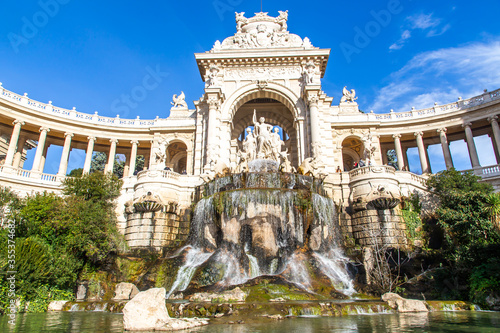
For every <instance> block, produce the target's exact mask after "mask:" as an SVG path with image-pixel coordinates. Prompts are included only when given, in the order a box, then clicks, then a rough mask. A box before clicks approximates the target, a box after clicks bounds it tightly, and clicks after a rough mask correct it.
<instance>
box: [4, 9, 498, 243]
mask: <svg viewBox="0 0 500 333" xmlns="http://www.w3.org/2000/svg"><path fill="white" fill-rule="evenodd" d="M287 16H288V13H287V12H280V14H279V16H278V17H271V16H268V15H267V13H257V14H256V15H255V16H254V17H251V18H246V17H245V16H244V15H243V13H242V14H237V15H236V33H235V34H234V36H230V37H228V38H226V39H225V40H223V41H216V42H215V44H214V46H213V48H212V49H211V50H210V51H208V52H205V53H197V54H195V58H196V63H197V65H198V68H199V71H200V74H201V77H202V78H203V81H204V85H205V90H204V94H203V96H201V97H200V99H199V100H197V101H195V103H194V105H195V109H189V108H188V106H187V103H186V102H185V96H184V94H183V93H181V94H180V95H179V96H177V95H174V98H173V102H172V104H173V107H172V108H171V110H170V115H169V116H168V118H156V119H150V120H147V119H140V118H139V117H137V119H122V118H119V117H118V116H117V117H116V118H110V117H103V116H99V115H98V114H97V113H96V114H86V113H81V112H79V111H77V110H75V109H73V110H67V109H62V108H59V107H57V106H54V105H52V104H51V103H50V102H49V103H48V104H46V103H41V102H38V101H35V100H32V99H30V98H28V96H27V95H26V94H25V95H24V96H22V95H18V94H16V93H14V92H11V91H8V90H6V89H5V88H3V87H2V86H1V84H0V109H1V112H0V135H1V139H0V141H1V142H0V153H1V154H2V156H1V158H2V165H1V166H0V184H1V185H3V186H8V187H11V188H12V190H14V191H15V192H17V193H19V194H21V195H26V194H30V193H33V192H39V191H51V192H59V191H60V190H61V182H62V180H63V179H64V178H65V177H66V175H67V171H68V170H67V167H68V159H69V156H70V151H71V150H72V149H83V150H85V151H86V158H85V161H84V166H83V171H84V173H88V172H89V171H90V166H91V159H92V154H93V152H103V153H105V154H106V156H107V160H108V163H107V165H106V169H105V172H112V170H113V163H114V161H115V156H116V155H117V154H123V155H124V156H125V157H126V166H125V170H124V175H123V181H124V186H123V190H122V195H121V197H120V199H119V202H118V206H117V215H118V220H119V228H120V230H121V231H122V232H123V234H125V237H126V239H127V241H128V243H129V245H130V246H131V247H132V248H141V247H154V248H161V247H164V246H171V245H173V244H175V242H176V241H179V240H184V239H186V237H187V234H188V232H189V222H190V215H191V205H192V203H193V202H194V201H195V200H197V198H198V197H199V195H200V194H199V193H198V191H197V188H198V187H199V186H200V185H202V184H203V183H204V182H206V181H208V180H211V179H213V178H215V177H219V176H221V175H222V174H224V173H227V170H230V171H231V172H245V171H247V170H245V168H246V165H245V163H247V162H248V161H246V159H247V155H245V154H246V153H248V152H247V151H246V150H245V149H246V148H245V142H246V140H247V136H248V135H249V133H252V129H254V131H255V125H256V124H257V123H256V119H258V118H261V117H263V118H264V121H263V123H264V124H268V125H270V126H271V127H272V128H273V129H274V128H277V130H276V133H278V134H279V137H280V140H281V141H280V142H279V147H278V148H276V149H278V150H277V151H275V154H274V159H275V160H276V162H277V163H278V164H280V163H281V164H282V165H288V169H289V170H288V169H287V170H286V171H291V168H295V169H299V167H301V166H302V168H301V169H302V170H306V172H307V173H309V174H311V175H314V176H315V177H319V178H323V179H324V185H325V188H326V190H327V192H328V195H329V196H330V197H331V198H332V199H333V200H334V202H335V203H336V205H337V207H338V208H339V211H340V214H341V226H342V228H343V230H344V231H345V232H348V233H349V234H350V235H352V237H354V238H355V239H356V240H357V241H358V242H360V243H361V244H368V243H369V239H368V238H369V237H368V236H367V234H366V233H364V232H363V230H364V229H363V227H362V225H363V224H366V223H369V219H370V217H371V216H374V214H375V215H376V214H377V213H376V209H375V208H373V207H371V206H370V205H367V203H368V202H370V198H372V197H374V196H378V197H386V198H400V197H401V196H409V195H410V194H412V193H415V192H418V193H420V194H421V195H422V196H424V197H425V196H426V195H427V191H426V185H425V182H426V179H427V175H428V174H430V173H432V170H431V168H430V162H429V158H428V154H427V147H428V146H429V145H434V144H440V145H441V147H442V151H443V157H444V161H445V164H446V167H447V168H453V167H454V165H453V159H452V155H451V153H450V148H449V144H450V142H452V141H457V140H465V142H466V143H467V148H468V154H469V157H470V161H471V165H472V171H473V172H474V173H475V174H476V175H478V176H481V177H482V179H483V181H485V182H489V183H491V184H492V185H493V186H494V187H495V188H496V189H498V188H500V168H499V165H494V166H486V167H483V166H481V165H480V163H479V158H478V154H477V151H476V147H475V143H474V136H480V135H485V134H487V135H489V137H490V138H491V144H492V146H493V150H494V152H495V155H496V159H497V161H499V162H500V129H499V125H498V114H500V90H496V91H493V92H486V91H485V92H484V93H483V94H482V95H479V96H475V97H472V98H469V99H459V100H458V101H455V102H450V103H449V104H446V105H433V106H431V107H429V108H426V109H420V110H415V109H412V110H409V111H406V112H390V113H385V114H376V113H373V112H372V113H363V112H361V111H360V110H359V109H358V104H357V103H356V99H357V98H356V96H355V91H354V90H353V89H350V88H351V87H346V88H344V91H343V97H342V99H341V100H340V101H338V102H334V101H333V98H332V97H329V96H327V95H326V94H325V92H323V90H322V78H323V76H324V74H325V70H326V66H327V63H328V58H329V54H330V50H329V49H322V48H318V47H315V46H314V45H313V41H310V40H309V39H308V38H307V37H306V38H302V37H300V36H298V35H295V34H292V33H290V32H289V31H288V27H287ZM200 84H203V83H200ZM180 90H181V87H179V91H180ZM247 129H250V130H248V131H247ZM51 145H57V146H62V147H63V149H62V154H61V158H60V162H59V170H58V172H57V174H46V173H44V165H45V163H46V156H47V149H48V147H49V146H51ZM414 147H416V148H418V154H419V158H420V165H421V169H422V172H423V174H422V175H417V174H414V173H412V172H410V171H408V158H407V154H406V152H407V150H408V149H409V148H414ZM27 149H36V153H35V157H34V162H33V166H32V168H31V170H25V169H23V168H22V161H23V159H24V156H25V155H26V150H27ZM393 150H394V151H395V155H396V157H397V168H394V167H392V166H389V165H388V162H389V161H388V157H387V156H388V155H387V153H388V151H393ZM139 155H142V156H144V159H145V167H144V170H142V171H139V172H138V173H136V174H135V173H134V170H136V165H135V163H136V157H137V156H139ZM260 157H262V158H263V159H266V158H268V156H267V155H266V156H264V155H262V156H260ZM254 158H255V156H254ZM355 165H356V166H358V165H359V166H361V167H357V168H354V166H355ZM363 165H364V166H363ZM339 171H340V172H339ZM384 209H396V210H397V208H394V207H385V208H384ZM367 221H368V222H367ZM399 222H400V220H399V217H398V216H397V214H395V219H394V220H393V221H392V222H391V223H393V227H392V228H393V229H394V230H393V231H394V232H393V235H392V236H394V243H395V244H402V242H403V241H402V240H400V239H398V233H399V231H400V229H401V227H400V225H399V224H400V223H399Z"/></svg>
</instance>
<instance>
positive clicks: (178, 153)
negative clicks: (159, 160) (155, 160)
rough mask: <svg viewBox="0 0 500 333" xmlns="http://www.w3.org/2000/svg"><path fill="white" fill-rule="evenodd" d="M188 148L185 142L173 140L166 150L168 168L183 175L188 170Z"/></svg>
mask: <svg viewBox="0 0 500 333" xmlns="http://www.w3.org/2000/svg"><path fill="white" fill-rule="evenodd" d="M187 150H188V146H187V145H186V143H185V142H184V141H183V140H173V141H171V142H169V144H168V146H167V148H166V156H167V159H166V161H165V165H166V167H168V168H170V169H171V170H172V171H175V172H177V173H182V172H184V171H186V169H187V156H188V153H187Z"/></svg>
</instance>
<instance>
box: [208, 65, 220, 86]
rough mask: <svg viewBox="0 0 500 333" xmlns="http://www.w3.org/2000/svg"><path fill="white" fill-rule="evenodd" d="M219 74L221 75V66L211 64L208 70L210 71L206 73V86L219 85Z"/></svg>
mask: <svg viewBox="0 0 500 333" xmlns="http://www.w3.org/2000/svg"><path fill="white" fill-rule="evenodd" d="M217 75H219V67H217V66H213V65H212V66H210V69H209V70H208V73H207V75H206V79H205V86H206V87H213V86H217V85H218V83H219V82H218V80H217Z"/></svg>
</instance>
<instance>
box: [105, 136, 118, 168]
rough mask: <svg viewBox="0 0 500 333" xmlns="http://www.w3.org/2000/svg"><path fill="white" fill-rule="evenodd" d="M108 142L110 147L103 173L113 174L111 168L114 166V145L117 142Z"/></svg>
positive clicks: (112, 140) (111, 140)
mask: <svg viewBox="0 0 500 333" xmlns="http://www.w3.org/2000/svg"><path fill="white" fill-rule="evenodd" d="M109 142H111V146H110V147H109V154H108V163H107V164H106V167H105V168H104V173H113V166H114V165H115V155H116V144H117V143H118V140H117V139H110V140H109Z"/></svg>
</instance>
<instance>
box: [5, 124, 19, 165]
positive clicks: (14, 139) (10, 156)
mask: <svg viewBox="0 0 500 333" xmlns="http://www.w3.org/2000/svg"><path fill="white" fill-rule="evenodd" d="M12 124H13V125H14V128H13V129H12V135H11V136H10V142H9V149H8V150H7V155H6V156H5V163H4V165H5V166H12V162H13V161H14V154H15V153H16V148H17V143H18V141H19V134H20V133H21V126H23V125H24V121H21V120H14V122H13V123H12Z"/></svg>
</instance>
